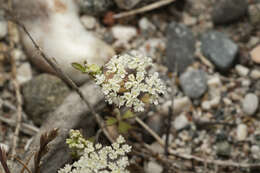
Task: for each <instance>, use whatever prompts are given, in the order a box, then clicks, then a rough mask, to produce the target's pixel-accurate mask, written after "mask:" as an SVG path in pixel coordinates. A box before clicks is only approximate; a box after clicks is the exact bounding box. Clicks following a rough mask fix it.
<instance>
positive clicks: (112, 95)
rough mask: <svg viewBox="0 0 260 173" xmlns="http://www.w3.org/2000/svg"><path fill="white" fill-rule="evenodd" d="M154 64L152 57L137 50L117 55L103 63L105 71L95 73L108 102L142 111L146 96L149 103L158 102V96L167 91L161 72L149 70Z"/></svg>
mask: <svg viewBox="0 0 260 173" xmlns="http://www.w3.org/2000/svg"><path fill="white" fill-rule="evenodd" d="M151 66H153V63H152V60H151V58H149V57H144V56H142V55H140V54H138V53H137V52H131V54H124V55H116V56H114V57H112V58H111V60H110V61H109V62H108V63H107V64H106V65H105V66H104V68H103V74H98V75H96V77H95V80H96V83H97V84H98V85H100V86H101V88H102V91H103V93H104V94H105V98H106V101H107V102H108V103H109V104H112V103H114V104H115V105H117V106H118V107H121V106H126V107H131V108H133V109H134V111H136V112H140V111H143V110H144V106H145V104H146V103H147V102H145V100H147V99H142V97H143V96H147V98H148V103H152V104H157V103H158V97H159V95H160V94H164V91H165V85H164V84H163V82H162V81H161V80H160V79H159V74H158V73H154V74H149V73H148V68H149V67H151Z"/></svg>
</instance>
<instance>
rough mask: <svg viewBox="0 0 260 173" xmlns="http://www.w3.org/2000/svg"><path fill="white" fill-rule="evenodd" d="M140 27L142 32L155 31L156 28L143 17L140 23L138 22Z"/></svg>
mask: <svg viewBox="0 0 260 173" xmlns="http://www.w3.org/2000/svg"><path fill="white" fill-rule="evenodd" d="M138 26H139V28H140V29H141V30H149V29H152V30H155V29H156V27H155V26H154V25H153V24H152V23H151V22H150V21H149V20H148V19H147V18H146V17H142V18H141V19H140V20H139V22H138Z"/></svg>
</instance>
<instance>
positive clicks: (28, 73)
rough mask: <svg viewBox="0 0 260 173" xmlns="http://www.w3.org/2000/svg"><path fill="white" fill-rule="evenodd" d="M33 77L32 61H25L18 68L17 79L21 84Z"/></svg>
mask: <svg viewBox="0 0 260 173" xmlns="http://www.w3.org/2000/svg"><path fill="white" fill-rule="evenodd" d="M31 79H32V68H31V65H30V63H28V62H26V63H23V64H22V65H21V66H20V67H19V68H18V69H17V80H18V82H19V83H20V84H24V83H26V82H28V81H29V80H31Z"/></svg>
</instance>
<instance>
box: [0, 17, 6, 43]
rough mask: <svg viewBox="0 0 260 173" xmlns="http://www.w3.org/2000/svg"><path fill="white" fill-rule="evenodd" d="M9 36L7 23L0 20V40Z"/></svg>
mask: <svg viewBox="0 0 260 173" xmlns="http://www.w3.org/2000/svg"><path fill="white" fill-rule="evenodd" d="M6 34H7V21H6V20H1V19H0V39H2V38H4V37H5V36H6Z"/></svg>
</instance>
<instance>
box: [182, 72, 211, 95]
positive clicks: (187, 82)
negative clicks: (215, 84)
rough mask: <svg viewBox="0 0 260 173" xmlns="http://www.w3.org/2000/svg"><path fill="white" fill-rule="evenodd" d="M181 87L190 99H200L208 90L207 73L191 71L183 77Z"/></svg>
mask: <svg viewBox="0 0 260 173" xmlns="http://www.w3.org/2000/svg"><path fill="white" fill-rule="evenodd" d="M180 85H181V88H182V90H183V92H184V93H185V95H187V96H188V97H190V98H192V99H197V98H200V97H201V96H202V95H203V94H204V93H205V92H206V90H207V78H206V73H205V72H204V71H202V70H195V69H192V70H189V71H187V72H185V73H183V74H182V75H181V77H180Z"/></svg>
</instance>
